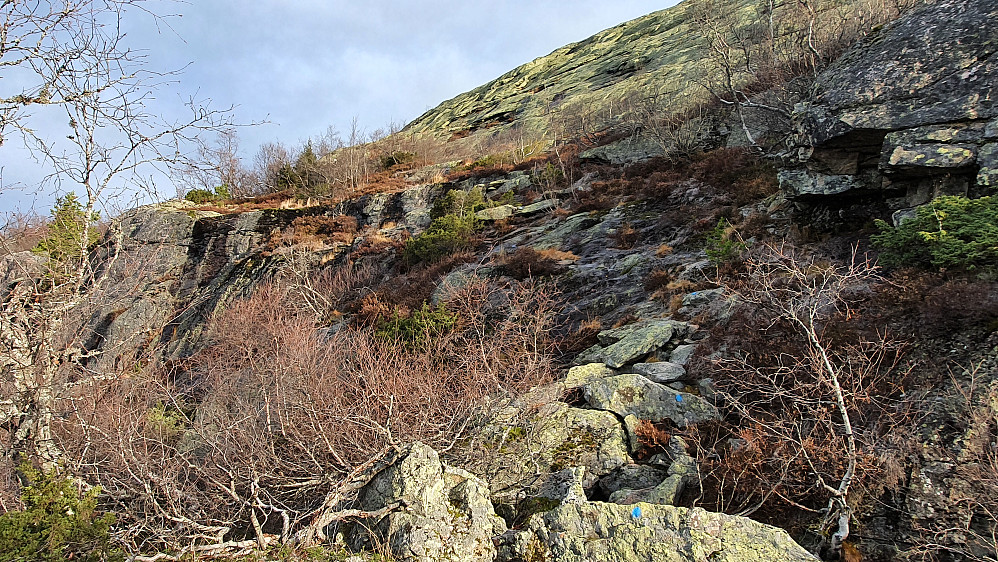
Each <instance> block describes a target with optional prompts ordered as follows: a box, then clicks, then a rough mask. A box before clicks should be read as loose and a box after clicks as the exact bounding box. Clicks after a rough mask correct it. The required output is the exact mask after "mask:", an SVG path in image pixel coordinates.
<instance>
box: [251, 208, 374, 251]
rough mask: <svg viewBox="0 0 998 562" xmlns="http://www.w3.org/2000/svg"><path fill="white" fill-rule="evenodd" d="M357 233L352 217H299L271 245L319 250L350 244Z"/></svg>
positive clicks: (276, 236)
mask: <svg viewBox="0 0 998 562" xmlns="http://www.w3.org/2000/svg"><path fill="white" fill-rule="evenodd" d="M356 233H357V219H356V217H353V216H350V215H338V216H335V217H327V216H323V215H313V216H306V217H298V218H296V219H295V220H294V221H292V222H291V228H290V229H287V230H284V231H277V232H275V233H274V234H273V235H272V236H271V240H270V245H271V246H272V247H277V246H280V245H288V246H294V245H299V244H303V245H306V246H311V247H314V248H316V249H318V248H321V247H323V246H324V245H326V244H349V243H350V242H353V240H354V235H355V234H356Z"/></svg>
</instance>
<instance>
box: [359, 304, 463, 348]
mask: <svg viewBox="0 0 998 562" xmlns="http://www.w3.org/2000/svg"><path fill="white" fill-rule="evenodd" d="M456 325H457V314H455V313H452V312H448V311H447V308H446V307H445V306H444V305H443V304H440V305H438V306H437V307H436V308H431V307H430V305H429V304H427V303H425V302H424V303H423V306H422V308H420V309H418V310H414V311H413V312H412V314H410V315H409V316H401V315H400V314H398V313H397V312H396V313H395V314H394V315H393V317H392V319H391V320H386V321H384V322H382V323H381V325H379V326H378V328H377V330H375V334H376V335H377V336H378V337H379V338H382V339H385V340H388V341H395V342H399V343H401V344H403V345H405V346H406V347H421V346H423V345H425V344H427V343H429V342H430V341H431V340H432V339H435V338H438V337H440V336H442V335H444V334H446V333H447V332H449V331H451V330H453V329H454V326H456Z"/></svg>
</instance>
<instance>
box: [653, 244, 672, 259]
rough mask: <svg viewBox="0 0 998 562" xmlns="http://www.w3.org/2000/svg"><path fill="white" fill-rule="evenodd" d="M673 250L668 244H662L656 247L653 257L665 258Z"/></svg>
mask: <svg viewBox="0 0 998 562" xmlns="http://www.w3.org/2000/svg"><path fill="white" fill-rule="evenodd" d="M673 250H674V248H673V247H672V246H670V245H668V244H662V245H661V246H659V247H658V249H656V250H655V257H656V258H664V257H665V256H667V255H669V254H671V253H672V252H673Z"/></svg>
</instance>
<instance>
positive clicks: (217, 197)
mask: <svg viewBox="0 0 998 562" xmlns="http://www.w3.org/2000/svg"><path fill="white" fill-rule="evenodd" d="M184 199H186V200H188V201H190V202H192V203H197V204H198V205H205V204H207V203H214V202H216V201H222V200H224V199H232V194H231V193H230V192H229V186H227V185H219V186H216V187H215V190H214V191H212V190H210V189H192V190H190V191H188V192H187V195H184Z"/></svg>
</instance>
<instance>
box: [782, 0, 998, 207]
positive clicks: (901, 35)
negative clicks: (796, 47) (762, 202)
mask: <svg viewBox="0 0 998 562" xmlns="http://www.w3.org/2000/svg"><path fill="white" fill-rule="evenodd" d="M996 18H998V5H995V3H994V2H991V1H989V0H940V1H937V2H931V3H928V4H926V5H925V6H924V7H921V8H919V9H918V10H916V11H914V12H912V13H911V14H908V15H906V16H904V17H902V18H901V19H899V20H898V21H896V22H894V23H893V24H890V25H888V26H886V27H885V28H884V29H882V30H880V31H879V32H877V33H875V34H873V35H872V36H870V37H869V38H868V39H867V40H865V41H863V42H861V43H860V44H858V45H856V46H855V47H854V48H853V49H851V50H850V51H849V52H847V53H846V54H845V55H844V56H842V57H841V58H840V59H839V60H837V61H836V62H834V63H833V64H832V65H831V67H829V68H828V69H827V70H826V71H824V72H823V73H822V74H821V75H820V76H819V77H818V79H817V83H816V85H815V95H814V97H813V99H812V100H811V101H810V102H809V103H808V104H806V105H805V106H803V107H800V108H799V109H798V111H797V112H796V115H795V117H796V120H797V122H798V130H799V132H800V134H801V144H802V148H801V149H800V151H799V160H800V161H801V162H802V166H800V167H795V168H791V169H787V170H784V171H782V172H781V183H782V185H783V187H784V189H785V190H786V191H787V192H788V194H789V195H790V196H791V197H792V198H794V199H795V200H797V201H798V202H802V203H811V204H814V203H817V204H818V205H822V206H830V207H833V208H835V210H836V211H838V213H839V217H836V218H840V219H841V218H844V219H847V220H848V219H864V218H866V217H869V216H878V215H880V216H884V215H887V214H890V213H895V212H898V211H902V214H901V215H899V217H900V216H903V214H904V213H903V212H904V211H905V210H906V209H910V208H912V207H915V206H918V205H921V204H924V203H926V202H928V201H929V200H930V199H931V198H933V197H935V196H938V195H969V196H974V195H980V194H985V193H986V192H987V191H988V189H989V188H990V187H994V186H995V185H996V171H995V170H996V169H998V163H996V154H998V148H996V147H998V145H996V144H995V143H996V141H998V122H996V121H995V118H996V117H998V55H996V52H998V29H996V28H995V26H993V25H987V24H985V23H983V22H991V21H995V19H996Z"/></svg>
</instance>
